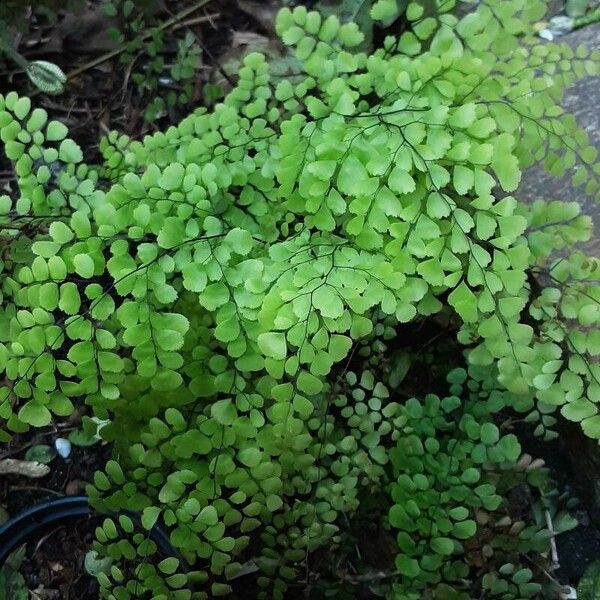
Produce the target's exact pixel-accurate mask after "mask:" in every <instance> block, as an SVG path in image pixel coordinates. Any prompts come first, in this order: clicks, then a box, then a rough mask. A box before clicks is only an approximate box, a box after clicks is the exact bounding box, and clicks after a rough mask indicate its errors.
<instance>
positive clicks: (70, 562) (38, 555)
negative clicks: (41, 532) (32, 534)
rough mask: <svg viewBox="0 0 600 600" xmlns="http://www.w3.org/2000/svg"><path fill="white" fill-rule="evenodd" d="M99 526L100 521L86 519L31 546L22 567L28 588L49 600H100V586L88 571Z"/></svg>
mask: <svg viewBox="0 0 600 600" xmlns="http://www.w3.org/2000/svg"><path fill="white" fill-rule="evenodd" d="M95 526H96V519H85V520H82V521H78V522H77V523H75V524H69V525H67V526H63V527H57V528H55V529H53V530H52V531H50V532H49V533H47V534H46V535H45V536H44V537H43V538H41V539H40V540H35V541H32V542H31V543H29V544H28V545H27V554H26V558H25V560H24V562H23V564H22V566H21V574H22V575H23V576H24V577H25V582H26V583H27V587H28V588H29V589H30V590H37V593H38V597H40V598H47V599H49V600H50V599H54V598H56V599H60V600H96V599H97V598H98V584H97V582H96V580H95V578H93V577H91V576H89V575H88V574H87V573H86V571H85V569H84V560H85V555H86V552H87V551H88V549H89V546H90V544H91V542H92V540H93V538H94V528H95ZM33 597H35V596H33Z"/></svg>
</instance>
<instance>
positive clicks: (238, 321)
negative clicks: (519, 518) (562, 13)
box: [0, 0, 600, 600]
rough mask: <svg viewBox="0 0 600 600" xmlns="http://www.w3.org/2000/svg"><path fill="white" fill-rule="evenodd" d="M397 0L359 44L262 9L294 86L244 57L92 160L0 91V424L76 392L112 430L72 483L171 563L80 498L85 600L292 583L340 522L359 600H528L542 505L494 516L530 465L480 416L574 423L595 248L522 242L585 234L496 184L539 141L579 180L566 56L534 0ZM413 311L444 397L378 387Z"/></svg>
mask: <svg viewBox="0 0 600 600" xmlns="http://www.w3.org/2000/svg"><path fill="white" fill-rule="evenodd" d="M428 4H431V5H432V6H434V5H436V4H439V5H440V6H439V8H440V10H437V11H436V10H434V11H430V12H431V14H429V13H425V12H424V11H423V9H422V7H421V5H420V4H419V3H414V2H413V3H410V4H409V5H408V7H407V9H406V18H407V20H408V21H409V22H410V27H409V28H408V29H407V30H406V31H405V32H404V33H402V35H401V36H400V37H399V38H394V37H388V38H386V39H385V42H384V44H383V47H381V48H378V49H375V50H374V51H373V52H371V53H366V52H364V51H355V50H353V49H354V48H356V47H358V46H359V45H360V44H361V41H362V39H363V35H362V33H361V32H360V31H359V29H358V28H357V26H356V25H355V24H353V23H346V24H340V22H339V21H338V19H337V18H336V17H335V16H330V17H328V18H327V19H323V18H322V17H321V16H320V15H319V14H318V13H317V12H308V11H307V10H306V9H305V8H303V7H298V8H295V9H294V10H293V11H291V10H289V9H283V10H282V11H281V12H280V13H279V15H278V18H277V31H278V33H279V35H280V36H281V38H282V40H283V42H284V43H285V44H287V45H288V46H290V47H292V48H293V50H294V52H295V54H296V57H297V59H298V61H299V64H301V65H302V72H301V73H300V74H299V76H298V77H294V78H290V79H280V78H278V77H275V76H271V74H270V71H269V64H268V63H267V62H266V60H265V58H264V57H263V56H262V55H260V54H258V53H252V54H250V55H248V56H247V57H246V59H245V61H244V65H243V67H242V68H241V69H240V71H239V74H238V75H239V79H238V82H237V85H236V86H235V87H234V89H233V90H232V91H231V92H230V93H229V94H228V95H227V97H226V98H225V100H224V101H223V102H222V103H221V104H218V105H217V106H216V107H215V108H214V110H211V111H207V110H205V109H203V108H199V109H197V110H196V111H195V112H193V113H192V114H191V115H190V116H188V117H187V118H185V119H183V121H181V122H180V123H179V125H177V126H172V127H170V128H169V129H167V130H166V131H164V132H159V133H156V134H154V135H152V136H148V137H146V138H145V139H144V140H143V141H133V140H130V139H129V138H128V137H127V136H121V135H119V134H117V133H116V132H113V133H111V134H109V135H108V136H107V137H106V138H105V139H103V140H102V142H101V145H100V148H101V152H102V155H103V158H104V162H103V163H102V164H101V165H97V166H88V165H87V164H86V163H85V162H84V157H83V155H82V152H81V150H80V148H79V146H78V145H77V144H76V143H75V142H74V141H72V140H71V139H69V138H68V132H67V129H66V127H64V125H62V124H61V123H59V122H57V121H49V120H48V116H47V114H46V112H45V111H44V110H42V109H39V108H33V107H32V106H31V103H30V101H29V99H27V98H19V97H18V96H17V95H16V94H14V93H10V94H8V95H6V96H4V97H0V108H1V109H2V110H1V111H0V138H1V139H2V141H3V142H4V146H5V152H6V156H7V157H8V158H9V159H10V160H11V161H13V163H14V165H15V175H16V185H15V187H14V189H12V190H11V192H10V193H7V194H5V195H3V196H2V197H0V215H1V216H0V238H1V239H2V242H3V246H4V247H3V250H2V256H1V261H0V272H1V276H2V279H1V281H2V309H1V311H0V372H1V373H2V386H1V388H0V394H1V396H0V417H1V418H2V424H3V427H2V436H3V439H4V440H8V439H10V436H11V435H12V434H13V433H18V432H24V431H27V430H28V428H29V427H31V426H33V427H41V426H45V425H48V424H49V423H51V421H52V420H53V418H54V417H55V416H56V417H62V416H67V415H69V414H70V413H71V411H72V410H73V406H74V404H79V403H84V404H85V405H87V406H88V407H89V411H90V413H91V416H93V418H94V419H95V420H93V419H92V418H89V417H88V418H86V419H85V420H84V429H85V430H86V431H88V433H90V435H94V434H96V433H97V431H98V425H97V422H98V419H100V420H102V422H103V423H104V422H107V424H106V425H104V426H103V427H102V429H101V430H100V435H101V436H102V437H103V438H104V439H105V440H107V441H108V442H110V443H112V445H113V460H111V461H110V462H109V463H108V464H107V465H106V468H105V470H104V471H102V472H98V473H96V475H95V477H94V481H93V486H90V488H89V494H90V496H91V498H92V501H93V502H94V504H95V505H96V506H98V507H99V508H104V509H107V510H109V511H112V512H115V513H116V512H118V511H120V510H123V509H127V510H129V511H135V512H139V513H140V514H141V522H142V525H143V527H145V528H146V529H150V528H151V527H152V526H153V525H154V524H155V523H156V522H157V521H159V520H160V522H161V523H163V524H164V526H166V527H167V528H168V529H169V531H170V536H171V543H172V544H173V546H174V547H175V548H176V549H177V550H178V551H179V552H180V553H181V555H182V556H183V557H184V558H185V560H186V561H187V562H188V563H189V564H190V565H193V569H195V570H194V571H192V572H191V573H188V574H187V575H186V574H185V573H184V570H182V569H181V567H182V565H179V564H178V561H177V560H176V559H172V558H166V559H165V558H164V557H160V556H159V555H158V554H157V549H156V547H155V545H154V544H153V543H152V542H151V541H149V540H148V539H146V536H144V535H143V534H142V533H140V532H137V533H136V530H135V528H134V527H133V525H132V522H131V520H130V519H129V518H124V517H122V518H121V519H116V518H114V519H113V518H107V520H106V521H105V522H104V523H103V525H102V526H101V527H99V528H98V531H97V540H98V548H97V549H98V550H99V551H100V552H102V553H103V554H104V555H106V556H108V557H110V558H111V560H112V563H113V564H112V567H111V568H110V569H109V570H108V571H107V572H106V573H103V574H101V576H100V577H99V581H100V584H101V588H102V597H105V598H116V599H119V600H120V599H122V598H134V597H148V594H152V597H153V598H174V599H179V598H182V599H183V598H190V597H198V598H206V597H213V596H226V595H228V594H230V593H239V592H240V590H247V589H252V590H254V591H253V592H252V593H255V596H256V597H259V598H283V597H285V596H286V594H288V593H290V592H288V590H289V589H290V586H292V588H296V587H297V586H298V585H301V586H303V587H307V586H308V588H307V589H313V588H312V586H315V585H317V588H315V589H320V588H318V585H319V582H318V578H317V577H314V576H313V575H314V573H315V572H317V571H318V570H319V568H320V567H319V566H318V565H316V564H315V560H314V555H315V554H318V553H319V552H321V551H322V549H324V548H325V549H326V550H327V551H331V548H332V547H338V548H341V547H343V546H344V544H346V543H347V534H348V531H349V530H351V528H352V524H353V523H361V522H362V520H363V519H366V520H369V521H370V522H371V523H372V524H373V525H374V526H375V527H377V528H378V529H381V528H389V529H390V530H391V531H393V532H394V534H393V537H394V538H395V539H396V547H395V553H396V558H395V566H394V565H392V566H391V573H390V574H389V575H386V578H385V581H384V584H382V585H383V588H381V589H383V592H382V593H384V594H387V596H388V597H390V598H413V597H414V598H420V597H423V596H422V594H423V593H425V590H430V591H431V593H435V594H437V595H436V596H435V597H439V598H442V597H443V598H471V597H475V596H478V595H479V594H480V593H484V592H482V591H481V590H482V589H485V590H487V591H486V593H487V594H488V595H490V596H491V597H498V598H521V597H533V596H535V595H536V594H538V593H542V591H543V592H544V593H547V594H548V597H556V596H555V595H552V594H556V589H555V588H552V586H550V587H548V585H547V583H548V582H547V581H546V580H544V579H543V565H538V566H536V568H535V570H534V571H535V572H534V571H532V570H531V569H530V567H531V565H529V564H522V563H521V561H522V558H521V557H522V556H523V555H525V556H530V555H531V556H534V559H535V556H537V554H536V553H538V552H541V551H543V550H544V549H545V547H546V546H545V545H546V543H547V538H548V535H549V534H548V531H547V530H545V525H540V524H535V523H532V524H530V525H528V527H527V528H525V529H523V527H525V524H523V527H521V525H519V527H521V529H518V531H520V532H521V533H518V531H517V529H514V528H511V527H512V525H511V523H512V521H509V525H508V526H505V527H504V526H503V525H502V523H504V525H506V523H507V522H506V520H505V517H506V518H508V517H507V514H506V513H507V512H508V511H509V510H510V507H509V506H508V503H507V500H506V495H505V492H506V490H508V489H511V487H513V486H515V485H517V484H521V485H530V486H533V487H534V488H535V489H537V488H539V487H540V486H541V485H542V484H541V483H540V482H539V477H538V478H537V479H536V478H533V479H532V475H531V473H530V472H529V471H527V469H525V468H524V467H523V465H522V463H520V462H519V456H520V454H521V450H520V447H519V444H518V442H517V440H516V438H515V437H514V436H513V435H512V434H510V433H507V432H505V431H500V429H499V427H498V426H499V425H501V423H500V422H499V421H496V422H495V421H494V416H495V415H497V413H498V412H499V411H509V410H513V411H514V410H516V411H518V412H522V413H524V414H525V418H526V420H529V421H532V422H533V423H534V424H535V427H536V428H537V429H536V432H537V433H538V434H540V435H544V436H546V437H547V438H549V437H552V436H553V435H555V434H554V430H553V425H554V423H555V422H556V417H555V416H554V414H555V412H556V411H557V410H559V411H560V412H561V414H562V415H563V416H564V417H566V418H567V419H571V420H573V421H577V422H580V423H581V427H582V428H583V430H584V432H585V433H586V434H588V435H589V436H591V437H593V438H598V439H600V414H599V412H598V407H597V404H598V402H599V401H600V387H599V382H598V376H599V375H600V372H599V368H598V365H597V364H596V363H597V361H596V359H595V357H597V356H598V354H599V353H600V338H599V337H598V330H597V327H596V326H597V324H598V320H599V317H600V313H599V312H598V306H599V305H598V300H600V291H599V290H600V288H599V287H598V285H597V280H598V275H597V266H598V262H597V260H596V259H594V258H590V257H587V256H585V255H584V254H583V253H581V252H579V251H574V252H571V253H566V254H565V255H563V256H562V257H561V258H556V257H555V256H554V254H553V251H554V250H557V249H560V248H565V249H570V246H572V244H573V243H575V242H579V241H584V240H586V239H588V238H589V235H590V231H591V227H590V220H589V219H588V218H586V217H582V216H579V208H578V205H577V204H575V203H559V202H556V201H552V199H550V200H549V201H544V200H539V201H537V202H535V203H533V204H531V205H525V204H523V203H521V202H519V201H518V199H516V198H515V197H513V196H511V195H510V194H511V193H513V192H515V191H516V189H517V186H518V184H519V181H520V177H521V170H522V169H523V168H524V167H527V166H529V165H531V164H533V163H534V162H539V161H543V162H544V165H545V166H546V168H547V169H548V171H549V172H550V173H551V174H553V175H556V176H561V175H563V174H565V173H567V172H568V173H569V174H571V175H572V177H573V183H574V184H575V185H576V186H577V187H578V189H581V191H582V193H583V192H584V191H585V192H587V193H589V194H594V195H597V194H598V191H599V189H598V177H599V176H600V169H598V167H597V165H596V164H595V162H594V161H595V152H594V150H593V148H592V147H591V146H590V145H589V142H588V139H587V136H586V134H585V132H583V131H581V130H580V129H578V128H577V127H576V124H575V122H574V120H573V119H572V117H570V116H568V115H566V114H564V113H563V111H562V109H561V108H560V105H559V102H560V99H561V95H562V91H563V89H564V87H565V86H566V85H568V84H571V83H573V81H574V80H575V79H576V78H578V77H581V76H584V75H585V74H590V75H594V74H596V72H597V64H596V62H595V59H596V57H595V56H591V55H589V54H588V52H587V51H586V50H585V49H584V48H578V49H577V50H576V51H573V50H572V49H571V48H569V47H568V46H566V45H557V44H539V43H538V41H536V40H534V39H533V38H530V37H529V35H528V33H527V32H528V26H529V24H530V23H531V22H532V21H535V20H537V19H539V18H540V16H541V15H542V14H543V3H542V2H531V1H527V2H525V1H524V0H510V1H508V0H505V1H496V0H486V1H485V2H482V3H480V4H479V5H478V7H477V8H476V10H474V11H473V12H472V13H470V14H468V15H467V16H465V17H463V18H462V19H460V20H459V19H457V18H456V17H454V16H453V15H451V14H449V13H448V12H446V11H445V10H444V9H449V8H451V4H452V3H451V2H438V3H428ZM397 7H398V5H397V3H396V2H388V1H387V0H379V1H378V2H376V3H375V4H374V6H373V11H372V15H373V17H374V18H376V19H380V20H382V21H386V20H388V19H392V20H393V19H395V18H396V17H397V13H396V12H395V11H396V10H397ZM430 8H431V7H430ZM441 322H443V323H445V327H446V329H447V330H448V331H456V333H457V340H458V343H460V344H462V345H463V346H464V354H465V357H466V362H465V368H466V369H467V370H458V371H456V370H452V369H453V367H456V366H460V365H457V364H448V365H447V368H446V373H447V372H450V371H451V373H450V390H449V392H450V394H451V395H449V396H448V395H447V392H448V390H444V389H443V388H444V387H445V384H444V380H445V377H444V376H442V377H441V378H440V381H438V382H437V384H436V389H435V390H430V389H421V390H419V391H418V392H412V393H411V394H409V396H410V395H413V394H414V395H416V396H419V398H411V399H409V400H406V398H404V397H402V395H401V392H402V385H403V384H402V380H403V378H404V376H405V375H406V373H407V371H409V370H410V369H411V368H412V367H413V366H414V365H418V364H421V365H423V364H430V365H433V361H432V360H430V361H429V363H423V361H422V357H421V356H420V355H421V354H422V351H421V350H419V349H414V350H411V351H409V352H405V353H400V354H401V356H402V358H401V360H402V361H404V362H403V363H401V366H400V368H398V366H397V365H396V366H394V365H391V364H390V356H392V358H393V356H398V353H396V354H392V353H391V351H390V349H389V348H388V346H392V345H393V344H394V343H398V345H399V346H400V347H406V346H411V344H412V340H411V339H410V336H411V335H412V333H411V332H413V331H414V326H417V325H418V326H420V325H422V324H426V323H441ZM457 347H458V346H457ZM430 351H431V352H434V353H435V351H436V348H435V346H434V347H433V348H430ZM454 360H455V361H456V362H459V363H460V362H462V359H461V357H460V352H458V354H457V351H456V349H455V350H454ZM402 365H403V366H402ZM437 367H438V368H442V369H443V368H444V365H437ZM421 368H422V367H421ZM432 368H433V367H432ZM394 390H397V391H396V392H395V391H394ZM434 391H435V392H436V393H437V394H438V395H437V396H435V395H433V394H430V392H434ZM396 395H398V397H396ZM534 479H535V481H534ZM372 497H379V498H384V499H385V500H382V501H381V503H379V504H378V505H377V507H376V508H374V507H373V506H371V507H370V508H369V510H368V511H367V509H366V508H365V506H369V501H368V499H369V498H372ZM503 515H504V516H503ZM503 518H504V521H502V519H503ZM495 521H498V522H499V524H498V525H497V529H494V526H492V524H493V523H494V522H495ZM503 527H504V529H503ZM505 530H506V531H505ZM502 535H504V536H505V537H504V538H503V537H501V536H502ZM483 538H486V539H488V538H490V539H491V541H490V543H489V548H490V549H489V550H485V551H483V550H482V554H481V555H477V553H476V552H475V550H474V548H476V547H477V544H478V542H477V540H481V539H483ZM496 539H502V540H504V543H503V544H498V543H496V542H494V541H493V540H496ZM487 547H488V546H486V548H487ZM152 556H156V557H157V558H156V560H149V557H152ZM474 556H479V559H477V560H475V558H473V557H474ZM534 559H532V560H533V562H534V563H535V560H534ZM325 562H327V561H325ZM538 567H539V568H538ZM361 568H362V567H361ZM364 568H365V569H366V566H365V567H364ZM323 569H327V566H323ZM337 575H338V576H339V575H340V574H339V573H337ZM342 575H343V574H342ZM329 579H330V580H331V573H329ZM352 581H354V580H352V577H350V576H348V577H345V576H340V577H339V581H337V583H336V584H335V585H336V586H338V587H335V586H334V587H333V588H331V589H329V592H328V593H330V594H331V593H332V589H333V590H336V589H337V590H338V591H339V593H340V594H348V593H350V597H352V590H353V589H354V590H356V587H355V586H356V583H352ZM359 581H360V580H359ZM348 582H351V583H348ZM385 582H387V583H385ZM332 585H333V584H332ZM248 586H250V588H248ZM348 586H349V587H348ZM349 590H350V591H349ZM321 591H323V590H320V591H319V592H318V593H319V594H320V593H321ZM315 593H317V592H315ZM323 593H327V590H325V591H323ZM336 593H337V592H336ZM427 593H429V592H427ZM315 597H316V596H315ZM340 597H342V596H340Z"/></svg>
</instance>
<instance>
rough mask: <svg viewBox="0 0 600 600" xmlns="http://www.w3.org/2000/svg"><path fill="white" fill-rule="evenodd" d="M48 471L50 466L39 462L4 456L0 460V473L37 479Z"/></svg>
mask: <svg viewBox="0 0 600 600" xmlns="http://www.w3.org/2000/svg"><path fill="white" fill-rule="evenodd" d="M48 473H50V467H49V466H48V465H44V464H42V463H39V462H34V461H29V460H18V459H16V458H4V459H2V460H0V475H21V476H23V477H32V478H34V479H38V478H40V477H45V476H46V475H48Z"/></svg>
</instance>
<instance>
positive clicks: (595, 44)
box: [516, 23, 600, 257]
mask: <svg viewBox="0 0 600 600" xmlns="http://www.w3.org/2000/svg"><path fill="white" fill-rule="evenodd" d="M555 41H557V42H567V43H568V44H569V45H571V46H573V47H574V48H576V47H577V46H579V45H580V44H584V45H585V46H587V47H588V49H589V50H595V49H598V48H600V23H597V24H594V25H589V26H587V27H584V28H582V29H579V30H576V31H572V32H571V33H569V34H567V35H565V36H562V37H560V38H557V39H556V40H555ZM562 106H563V108H564V109H565V110H566V111H567V112H569V113H571V114H573V115H575V117H576V118H577V122H578V124H579V126H580V127H582V128H583V129H585V131H586V132H587V134H588V135H589V138H590V142H591V143H592V144H593V145H594V146H595V147H596V148H597V149H598V151H599V155H600V78H598V77H585V78H583V79H581V80H580V81H578V82H577V83H576V84H575V85H573V86H572V87H571V88H569V89H568V90H567V91H566V93H565V97H564V99H563V102H562ZM516 195H517V197H518V198H519V199H521V200H525V201H531V200H535V199H536V198H544V199H546V200H563V201H567V202H571V201H574V200H575V201H577V202H579V203H580V204H581V206H582V211H583V212H584V213H585V214H588V215H590V216H591V217H592V218H593V219H594V225H595V229H596V232H595V234H594V236H593V238H592V240H590V242H588V243H587V244H585V246H584V248H585V250H586V251H587V252H589V254H591V255H593V256H596V257H600V203H599V202H597V201H596V200H595V199H594V198H593V197H591V196H587V195H586V194H585V190H584V189H583V188H573V186H572V185H571V181H570V176H569V175H566V176H565V177H563V178H556V177H553V176H551V175H550V174H549V173H547V172H546V171H545V170H544V168H543V166H542V165H536V166H534V167H532V168H530V169H528V170H527V171H526V172H525V173H524V174H523V179H522V180H521V185H520V187H519V189H518V191H517V193H516Z"/></svg>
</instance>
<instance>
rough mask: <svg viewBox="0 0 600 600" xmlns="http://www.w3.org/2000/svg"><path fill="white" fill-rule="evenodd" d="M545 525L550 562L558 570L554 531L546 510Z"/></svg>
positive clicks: (548, 512)
mask: <svg viewBox="0 0 600 600" xmlns="http://www.w3.org/2000/svg"><path fill="white" fill-rule="evenodd" d="M546 525H547V526H548V531H550V552H551V554H552V562H553V563H554V565H553V566H554V568H558V567H559V566H560V563H559V562H558V550H557V549H556V533H555V531H554V525H553V524H552V517H551V516H550V511H549V510H548V509H546Z"/></svg>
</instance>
